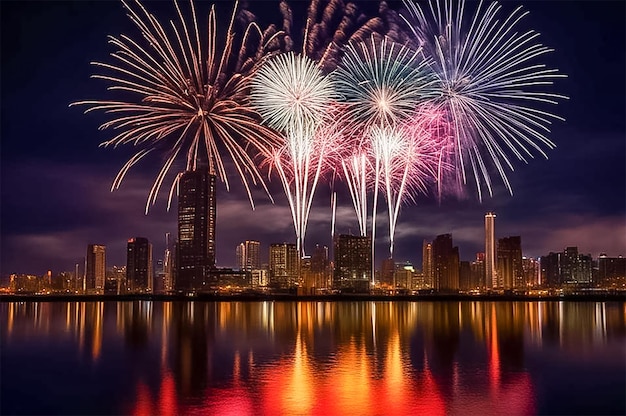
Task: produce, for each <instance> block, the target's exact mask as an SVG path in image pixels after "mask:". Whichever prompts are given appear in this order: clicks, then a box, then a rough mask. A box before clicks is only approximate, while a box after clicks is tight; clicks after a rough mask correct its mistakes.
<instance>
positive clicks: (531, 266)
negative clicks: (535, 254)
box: [522, 257, 540, 289]
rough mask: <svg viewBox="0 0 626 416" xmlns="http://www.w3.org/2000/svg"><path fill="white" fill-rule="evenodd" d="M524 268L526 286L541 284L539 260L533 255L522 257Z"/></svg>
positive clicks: (532, 286) (531, 286)
mask: <svg viewBox="0 0 626 416" xmlns="http://www.w3.org/2000/svg"><path fill="white" fill-rule="evenodd" d="M522 270H523V271H524V286H525V287H526V288H529V289H530V288H534V287H537V286H539V282H540V279H539V262H538V261H537V260H536V259H533V258H532V257H522Z"/></svg>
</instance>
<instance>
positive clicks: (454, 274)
mask: <svg viewBox="0 0 626 416" xmlns="http://www.w3.org/2000/svg"><path fill="white" fill-rule="evenodd" d="M433 271H434V289H435V290H436V291H438V292H443V293H455V292H458V291H459V248H458V247H453V245H452V234H442V235H438V236H437V237H436V238H435V240H434V241H433Z"/></svg>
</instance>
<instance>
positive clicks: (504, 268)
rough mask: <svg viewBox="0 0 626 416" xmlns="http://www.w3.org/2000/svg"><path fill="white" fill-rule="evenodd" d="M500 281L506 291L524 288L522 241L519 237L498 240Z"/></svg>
mask: <svg viewBox="0 0 626 416" xmlns="http://www.w3.org/2000/svg"><path fill="white" fill-rule="evenodd" d="M497 252H498V257H497V258H498V261H497V265H498V281H499V286H500V287H501V288H502V289H504V290H513V289H518V288H523V287H524V270H523V268H522V239H521V237H519V236H514V237H505V238H500V239H498V251H497Z"/></svg>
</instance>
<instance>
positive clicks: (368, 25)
mask: <svg viewBox="0 0 626 416" xmlns="http://www.w3.org/2000/svg"><path fill="white" fill-rule="evenodd" d="M379 6H380V7H379V13H378V15H377V16H373V17H368V16H367V15H366V14H365V13H364V12H363V11H362V10H361V9H359V7H357V6H356V4H355V3H353V2H350V1H348V2H346V1H344V0H312V1H311V2H310V3H309V7H308V9H307V15H306V20H305V27H304V34H303V38H302V42H301V44H300V45H296V44H295V42H294V40H293V39H292V37H291V36H292V35H291V31H292V27H293V13H292V11H291V8H290V7H289V4H288V3H287V1H286V0H282V1H281V3H280V10H281V13H282V17H283V26H282V30H283V31H284V32H285V33H286V34H287V36H286V38H285V39H286V40H285V44H286V50H288V51H295V50H297V51H298V52H300V53H301V54H303V55H305V56H307V57H309V58H311V59H312V60H314V61H315V62H317V63H318V65H319V66H320V68H322V71H323V72H324V73H329V72H331V71H333V70H334V69H335V68H336V67H337V65H338V64H339V63H340V61H341V56H342V54H343V49H344V46H345V45H347V44H348V43H350V42H361V41H364V40H366V39H368V38H369V37H370V36H371V35H372V34H377V35H379V36H387V37H389V38H390V39H392V40H394V41H398V42H400V43H404V42H405V41H406V40H407V38H408V34H407V33H405V32H404V31H401V30H400V28H399V27H400V23H402V19H400V17H399V16H398V14H397V13H396V12H395V11H393V10H391V9H389V8H388V7H386V4H385V3H384V2H383V3H381V4H380V5H379Z"/></svg>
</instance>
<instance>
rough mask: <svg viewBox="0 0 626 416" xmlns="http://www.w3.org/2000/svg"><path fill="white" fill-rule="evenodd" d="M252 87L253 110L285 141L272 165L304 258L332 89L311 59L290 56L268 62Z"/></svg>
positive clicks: (333, 97)
mask: <svg viewBox="0 0 626 416" xmlns="http://www.w3.org/2000/svg"><path fill="white" fill-rule="evenodd" d="M251 85H252V92H251V95H250V98H251V103H252V105H253V107H254V108H255V109H256V110H257V111H258V112H259V114H261V116H262V117H263V120H264V122H265V123H267V124H268V125H269V126H270V127H272V128H274V129H276V130H278V131H280V132H281V133H283V134H284V137H285V143H284V145H282V146H280V147H278V148H277V149H276V150H275V151H274V153H273V155H272V157H271V166H272V167H274V168H275V169H276V171H277V172H278V175H279V177H280V180H281V182H282V184H283V190H284V191H285V195H286V196H287V199H288V201H289V207H290V208H291V215H292V218H293V224H294V228H295V232H296V241H297V248H298V252H299V253H300V254H301V255H303V254H304V237H305V235H306V227H307V222H308V218H309V212H310V210H311V203H312V202H313V196H314V194H315V189H316V187H317V182H318V180H319V177H320V174H321V172H322V167H323V163H324V156H325V154H326V153H327V151H328V150H327V148H326V146H327V142H328V140H329V136H328V135H327V134H325V133H324V132H323V131H322V129H323V126H324V121H325V117H326V115H327V111H328V106H329V104H330V103H331V102H332V101H333V100H335V99H336V96H335V89H334V85H333V83H332V81H331V80H330V78H329V77H327V76H324V75H323V73H322V71H321V69H320V68H319V67H318V66H317V65H316V63H315V62H314V61H312V60H311V59H309V58H307V57H306V56H302V55H296V54H294V53H293V52H288V53H284V54H281V55H277V56H275V57H272V58H270V59H268V60H267V61H266V62H265V63H264V64H263V65H262V66H261V67H260V69H259V70H258V72H257V73H256V75H255V76H254V78H253V79H252V83H251ZM331 136H332V134H331Z"/></svg>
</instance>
